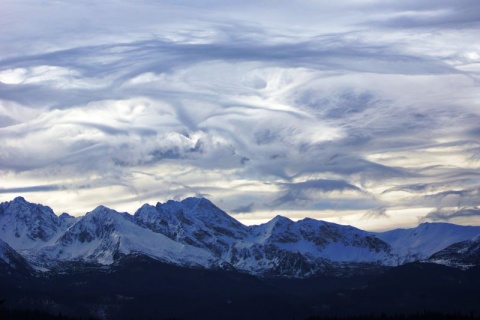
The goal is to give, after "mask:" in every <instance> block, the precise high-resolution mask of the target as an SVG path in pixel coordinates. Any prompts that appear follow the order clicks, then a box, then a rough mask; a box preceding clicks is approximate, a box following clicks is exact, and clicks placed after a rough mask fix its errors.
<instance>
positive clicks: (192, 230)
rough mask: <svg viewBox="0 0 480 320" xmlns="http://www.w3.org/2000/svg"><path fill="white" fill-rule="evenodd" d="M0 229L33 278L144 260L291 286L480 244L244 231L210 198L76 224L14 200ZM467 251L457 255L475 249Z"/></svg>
mask: <svg viewBox="0 0 480 320" xmlns="http://www.w3.org/2000/svg"><path fill="white" fill-rule="evenodd" d="M0 228H1V233H0V239H1V240H3V241H4V243H5V245H6V246H5V248H7V249H5V252H11V251H9V250H8V248H10V247H12V248H11V250H13V252H15V251H17V252H18V253H20V254H21V255H22V256H23V257H24V258H26V259H27V260H28V261H30V262H31V263H32V264H33V265H35V267H36V268H37V269H45V268H46V269H48V268H51V267H53V266H55V265H58V264H62V263H66V262H68V263H72V262H73V263H77V262H82V263H93V264H101V265H111V264H114V263H115V262H116V261H119V259H120V258H122V257H124V256H126V255H146V256H149V257H152V258H154V259H156V260H159V261H162V262H166V263H169V264H174V265H179V266H184V267H200V268H209V269H211V268H213V269H230V268H234V269H236V270H238V271H241V272H245V273H249V274H254V275H263V276H288V277H308V276H313V275H316V274H320V273H341V270H360V268H365V266H395V265H398V264H402V263H405V262H409V261H415V260H425V259H427V258H428V257H430V256H432V254H434V253H436V252H439V251H440V250H442V249H445V248H446V247H448V246H450V245H452V244H454V243H457V242H459V241H465V240H469V239H472V238H474V237H475V236H477V235H479V234H480V227H464V226H457V225H452V224H441V223H425V224H421V225H419V226H418V227H417V228H412V229H397V230H392V231H388V232H383V233H373V232H367V231H363V230H360V229H357V228H354V227H351V226H345V225H338V224H334V223H329V222H324V221H318V220H314V219H309V218H305V219H303V220H299V221H296V222H294V221H292V220H290V219H288V218H285V217H282V216H276V217H275V218H273V219H272V220H271V221H269V222H267V223H264V224H261V225H258V226H245V225H243V224H241V223H240V222H238V221H237V220H235V219H234V218H233V217H231V216H230V215H228V214H227V213H225V212H224V211H222V210H221V209H219V208H218V207H216V206H215V205H214V204H213V203H211V202H210V201H209V200H207V199H204V198H187V199H184V200H183V201H179V202H178V201H171V200H170V201H167V202H166V203H157V204H156V205H155V206H152V205H149V204H145V205H143V206H142V207H141V208H140V209H138V210H137V212H135V214H134V215H130V214H128V213H121V212H117V211H115V210H112V209H109V208H106V207H104V206H99V207H97V208H96V209H95V210H93V211H91V212H89V213H87V214H86V215H85V216H83V217H79V218H74V217H71V216H69V215H68V214H62V215H61V216H56V215H55V214H54V213H53V211H52V210H51V209H50V208H49V207H46V206H42V205H39V204H32V203H29V202H27V201H26V200H25V199H23V198H15V199H14V200H13V201H11V202H4V203H1V204H0ZM475 239H477V238H475ZM471 241H473V240H471ZM475 241H477V240H475ZM475 241H474V242H472V243H470V242H468V243H465V244H464V245H466V246H474V245H475V243H476V242H475ZM455 248H456V247H455ZM455 248H454V249H455ZM462 248H463V247H462ZM452 250H453V249H452ZM455 250H456V249H455ZM462 250H463V249H461V248H459V249H458V250H457V251H458V252H459V253H458V254H460V255H462V254H463V252H467V251H468V250H470V249H465V250H467V251H465V250H463V251H462ZM457 251H455V252H457ZM468 252H470V251H468ZM450 253H451V252H450ZM432 257H433V256H432ZM441 259H443V258H438V259H437V260H435V259H434V260H431V261H440V260H441ZM452 259H453V260H454V258H451V259H450V260H452ZM455 259H457V258H455ZM459 259H460V258H458V259H457V260H458V261H460V260H459ZM453 260H452V261H453Z"/></svg>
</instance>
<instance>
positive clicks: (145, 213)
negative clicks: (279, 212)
mask: <svg viewBox="0 0 480 320" xmlns="http://www.w3.org/2000/svg"><path fill="white" fill-rule="evenodd" d="M134 217H135V221H136V223H137V224H138V225H141V226H144V227H146V228H149V229H150V230H152V231H154V232H157V233H161V234H163V235H166V236H167V237H169V238H170V239H172V240H175V241H178V242H180V243H183V244H189V245H192V246H195V247H198V248H203V249H206V250H209V251H211V252H213V253H214V254H215V255H217V256H218V257H221V256H222V254H223V253H224V252H226V251H228V250H229V248H230V247H231V246H232V244H233V243H235V242H236V241H238V240H239V239H242V238H244V237H245V236H246V235H247V232H248V228H247V227H246V226H244V225H243V224H241V223H240V222H238V221H237V220H235V219H234V218H232V217H231V216H229V215H228V214H226V213H225V212H224V211H222V210H221V209H219V208H218V207H216V206H215V205H214V204H213V203H211V202H210V201H209V200H207V199H204V198H187V199H185V200H183V201H180V202H176V201H172V200H170V201H168V202H166V203H163V204H162V203H158V204H157V205H156V206H155V207H154V206H151V205H148V204H145V205H143V206H142V207H141V208H140V209H139V210H138V211H137V212H136V213H135V215H134Z"/></svg>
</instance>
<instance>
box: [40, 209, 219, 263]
mask: <svg viewBox="0 0 480 320" xmlns="http://www.w3.org/2000/svg"><path fill="white" fill-rule="evenodd" d="M131 253H141V254H145V255H148V256H151V257H154V258H157V259H159V260H162V261H165V262H168V263H172V264H177V265H182V266H202V267H221V266H223V265H226V264H225V263H224V262H223V261H220V260H219V259H217V258H215V257H214V256H213V255H212V254H211V253H209V252H208V251H205V250H202V249H199V248H195V247H192V246H190V245H184V244H181V243H178V242H175V241H173V240H171V239H169V238H168V237H166V236H164V235H162V234H159V233H155V232H153V231H151V230H149V229H146V228H143V227H141V226H138V225H137V224H135V222H134V218H133V217H132V216H131V215H129V214H127V213H120V212H117V211H114V210H111V209H108V208H106V207H104V206H99V207H97V208H96V209H95V210H93V211H92V212H89V213H87V214H86V215H85V216H84V217H82V218H81V219H80V220H78V221H77V222H76V223H75V224H74V225H73V226H71V227H70V228H69V229H68V230H67V231H66V232H65V233H64V234H63V235H62V236H61V237H60V238H59V239H58V241H57V242H56V243H55V244H54V245H51V246H48V247H45V248H43V249H41V250H40V257H41V259H42V260H44V261H48V260H54V261H83V262H91V263H100V264H104V265H108V264H111V263H113V262H114V261H115V260H116V259H117V258H119V257H120V256H122V255H128V254H131Z"/></svg>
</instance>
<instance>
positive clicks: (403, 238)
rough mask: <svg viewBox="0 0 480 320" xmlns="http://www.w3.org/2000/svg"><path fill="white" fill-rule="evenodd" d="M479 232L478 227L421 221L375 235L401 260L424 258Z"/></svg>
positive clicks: (479, 228) (408, 260) (409, 260)
mask: <svg viewBox="0 0 480 320" xmlns="http://www.w3.org/2000/svg"><path fill="white" fill-rule="evenodd" d="M479 234H480V227H477V226H459V225H455V224H451V223H428V222H426V223H422V224H420V225H419V226H418V227H416V228H411V229H395V230H391V231H387V232H383V233H378V234H377V237H378V238H379V239H381V240H383V241H385V242H386V243H388V244H389V245H390V246H391V247H392V252H393V253H394V254H396V255H398V256H399V257H401V259H403V261H401V262H411V261H415V260H421V259H426V258H428V257H430V256H431V255H432V254H434V253H436V252H438V251H440V250H442V249H445V248H446V247H448V246H449V245H451V244H453V243H456V242H460V241H465V240H468V239H471V238H473V237H475V236H477V235H479Z"/></svg>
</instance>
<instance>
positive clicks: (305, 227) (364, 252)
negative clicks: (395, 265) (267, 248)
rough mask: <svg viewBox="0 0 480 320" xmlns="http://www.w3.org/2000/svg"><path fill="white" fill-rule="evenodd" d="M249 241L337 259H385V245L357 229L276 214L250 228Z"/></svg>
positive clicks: (350, 260) (388, 249)
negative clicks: (292, 218) (293, 218)
mask: <svg viewBox="0 0 480 320" xmlns="http://www.w3.org/2000/svg"><path fill="white" fill-rule="evenodd" d="M251 234H252V235H251V237H250V240H251V241H253V242H256V243H260V244H270V245H274V246H276V247H278V248H280V249H284V250H287V251H290V252H298V253H301V254H303V255H306V256H309V257H317V258H323V259H328V260H331V261H338V262H346V261H348V262H377V261H381V262H385V263H387V262H389V261H390V260H392V259H393V257H392V255H391V254H390V253H389V251H390V247H389V246H388V244H386V243H384V242H383V241H381V240H379V239H377V238H376V237H375V235H374V234H372V233H369V232H366V231H362V230H360V229H357V228H354V227H351V226H343V225H338V224H334V223H329V222H325V221H318V220H314V219H310V218H305V219H303V220H300V221H297V222H293V221H291V220H289V219H287V218H285V217H281V216H277V217H275V218H274V219H272V220H271V221H269V222H267V223H266V224H263V225H259V226H255V227H252V233H251Z"/></svg>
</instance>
